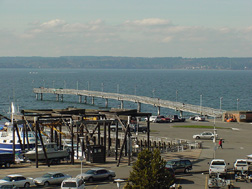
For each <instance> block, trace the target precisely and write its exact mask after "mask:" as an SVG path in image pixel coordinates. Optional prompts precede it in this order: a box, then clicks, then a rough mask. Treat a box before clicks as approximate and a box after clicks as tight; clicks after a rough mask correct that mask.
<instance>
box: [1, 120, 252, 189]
mask: <svg viewBox="0 0 252 189" xmlns="http://www.w3.org/2000/svg"><path fill="white" fill-rule="evenodd" d="M176 125H177V126H178V125H205V126H213V125H214V122H213V121H212V120H210V121H204V122H197V121H190V120H187V121H186V122H183V123H180V122H178V123H151V136H152V137H167V138H171V139H186V140H190V141H195V139H193V138H192V136H193V135H194V134H199V133H201V132H203V131H211V130H209V129H202V128H176V127H173V126H176ZM215 126H216V127H221V129H217V133H218V135H219V138H223V139H224V143H223V149H217V148H215V144H214V143H213V141H212V140H201V141H202V144H203V149H195V150H194V149H192V150H187V151H183V152H168V153H164V154H162V155H163V157H164V159H165V160H168V159H173V158H189V159H191V160H192V162H193V170H192V171H191V172H190V173H188V174H182V173H181V174H177V175H176V178H177V181H176V182H177V183H178V184H180V185H181V186H182V188H186V189H195V188H207V187H206V183H207V178H208V167H209V165H208V162H210V161H211V160H212V159H213V158H214V157H215V158H219V159H225V160H226V162H227V163H229V165H228V168H229V170H232V167H233V163H234V161H235V160H236V159H239V158H245V157H246V155H248V154H252V149H251V140H252V137H251V136H252V124H250V123H224V122H221V121H216V122H215ZM216 146H218V143H216ZM124 160H125V161H123V162H122V163H121V164H120V166H119V167H117V166H116V161H115V160H114V158H112V157H110V158H107V163H106V164H87V163H85V164H84V165H83V172H84V171H85V170H87V169H89V168H90V167H93V166H96V167H107V168H108V169H111V170H114V171H115V172H116V175H117V176H116V178H121V179H126V178H128V176H129V172H130V170H131V166H128V164H127V158H125V159H124ZM48 171H62V172H64V173H68V174H70V175H72V176H76V175H77V174H79V173H80V162H77V163H76V164H75V165H69V164H63V165H57V166H56V165H54V166H51V167H49V168H48V167H47V166H46V165H43V166H40V167H39V168H35V165H34V164H33V165H32V166H28V167H22V168H14V167H12V168H9V169H2V170H1V173H0V178H3V177H4V176H6V175H7V174H13V173H18V174H22V175H24V176H29V177H33V178H35V177H38V176H41V175H42V174H43V173H46V172H48ZM233 183H234V186H235V187H236V188H242V189H247V188H248V189H249V188H252V183H246V182H235V181H234V182H233ZM123 184H124V183H122V184H121V185H123ZM48 188H60V187H59V186H52V187H48ZM86 188H105V189H106V188H117V186H116V183H114V182H108V181H104V182H97V183H92V184H90V183H86ZM121 188H122V187H121Z"/></svg>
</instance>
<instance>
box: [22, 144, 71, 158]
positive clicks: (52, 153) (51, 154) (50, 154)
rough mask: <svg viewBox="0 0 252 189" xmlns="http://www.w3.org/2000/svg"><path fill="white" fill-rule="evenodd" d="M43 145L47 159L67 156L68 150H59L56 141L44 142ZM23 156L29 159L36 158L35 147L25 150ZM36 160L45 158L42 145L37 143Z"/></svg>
mask: <svg viewBox="0 0 252 189" xmlns="http://www.w3.org/2000/svg"><path fill="white" fill-rule="evenodd" d="M44 147H45V149H46V155H47V158H48V159H58V160H60V159H64V158H67V157H69V153H68V151H67V150H59V149H58V147H57V144H56V143H46V144H44ZM24 156H25V157H26V158H27V159H29V160H31V161H34V160H36V149H35V148H34V149H33V150H31V151H28V152H26V153H25V154H24ZM38 160H39V161H43V160H45V154H44V151H43V147H42V145H38Z"/></svg>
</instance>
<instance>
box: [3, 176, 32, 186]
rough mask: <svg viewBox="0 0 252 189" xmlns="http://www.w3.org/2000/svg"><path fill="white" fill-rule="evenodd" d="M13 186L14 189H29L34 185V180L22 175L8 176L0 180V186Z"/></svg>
mask: <svg viewBox="0 0 252 189" xmlns="http://www.w3.org/2000/svg"><path fill="white" fill-rule="evenodd" d="M3 185H4V186H7V185H9V186H12V187H20V188H21V187H22V188H29V187H30V186H31V185H34V182H33V178H27V177H24V176H22V175H18V174H12V175H7V176H6V177H4V178H3V179H1V180H0V186H3Z"/></svg>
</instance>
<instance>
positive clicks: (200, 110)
mask: <svg viewBox="0 0 252 189" xmlns="http://www.w3.org/2000/svg"><path fill="white" fill-rule="evenodd" d="M202 96H203V95H202V94H201V95H200V115H202Z"/></svg>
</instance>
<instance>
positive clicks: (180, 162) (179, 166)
mask: <svg viewBox="0 0 252 189" xmlns="http://www.w3.org/2000/svg"><path fill="white" fill-rule="evenodd" d="M165 168H166V169H173V170H174V171H175V173H177V172H184V173H188V172H189V171H190V170H192V162H191V161H190V160H189V159H172V160H169V161H167V162H166V165H165Z"/></svg>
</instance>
